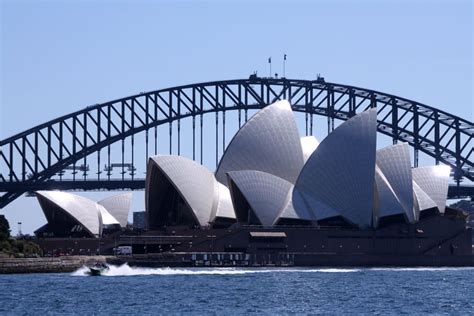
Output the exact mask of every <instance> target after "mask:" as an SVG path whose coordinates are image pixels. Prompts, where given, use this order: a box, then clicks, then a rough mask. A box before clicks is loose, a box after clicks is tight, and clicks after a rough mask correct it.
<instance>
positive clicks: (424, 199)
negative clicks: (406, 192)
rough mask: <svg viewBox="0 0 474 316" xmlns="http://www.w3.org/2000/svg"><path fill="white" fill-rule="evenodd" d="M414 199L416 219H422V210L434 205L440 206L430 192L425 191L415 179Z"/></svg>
mask: <svg viewBox="0 0 474 316" xmlns="http://www.w3.org/2000/svg"><path fill="white" fill-rule="evenodd" d="M413 199H414V201H415V204H414V205H415V215H416V219H417V220H419V219H420V212H421V211H424V210H428V209H430V208H433V207H438V206H437V205H436V203H435V201H433V200H432V199H431V198H430V197H429V196H428V194H426V193H425V191H423V190H422V189H421V188H420V186H419V185H418V184H416V182H415V181H413Z"/></svg>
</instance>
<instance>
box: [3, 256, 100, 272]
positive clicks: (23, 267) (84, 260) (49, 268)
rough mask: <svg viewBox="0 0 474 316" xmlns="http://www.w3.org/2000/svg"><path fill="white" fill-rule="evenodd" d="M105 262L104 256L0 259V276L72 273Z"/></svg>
mask: <svg viewBox="0 0 474 316" xmlns="http://www.w3.org/2000/svg"><path fill="white" fill-rule="evenodd" d="M97 261H101V262H105V261H107V257H106V256H64V257H40V258H0V274H27V273H62V272H74V271H76V270H77V269H79V268H80V267H82V266H84V265H89V264H94V263H96V262H97Z"/></svg>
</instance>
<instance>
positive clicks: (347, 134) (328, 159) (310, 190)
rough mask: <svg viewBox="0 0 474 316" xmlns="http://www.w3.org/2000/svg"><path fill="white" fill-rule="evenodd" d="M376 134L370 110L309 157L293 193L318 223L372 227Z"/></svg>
mask: <svg viewBox="0 0 474 316" xmlns="http://www.w3.org/2000/svg"><path fill="white" fill-rule="evenodd" d="M376 134H377V110H376V109H375V108H372V109H369V110H367V111H365V112H363V113H361V114H359V115H356V116H355V117H353V118H351V119H350V120H348V121H346V122H344V123H343V124H341V125H340V126H339V127H337V128H336V129H335V130H334V131H333V132H332V133H331V134H329V135H328V136H327V137H326V138H325V139H324V140H323V141H322V142H321V143H320V144H319V146H318V149H317V150H316V151H314V152H313V154H312V155H311V156H310V157H309V159H308V161H307V162H306V164H305V166H304V167H303V169H302V171H301V174H300V176H299V177H298V180H297V182H296V184H295V190H294V191H297V192H299V194H301V197H302V199H303V200H304V202H305V204H306V205H307V207H308V208H309V209H310V212H313V213H315V214H316V216H317V219H318V220H321V219H325V218H330V217H333V216H338V215H340V216H342V217H343V218H345V219H346V220H348V221H349V222H352V223H353V224H355V225H358V226H359V227H370V226H371V225H372V211H373V210H372V207H373V197H374V181H375V156H376V154H375V153H376ZM293 199H295V194H293ZM300 204H301V203H300ZM294 205H296V204H295V202H294Z"/></svg>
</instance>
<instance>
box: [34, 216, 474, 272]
mask: <svg viewBox="0 0 474 316" xmlns="http://www.w3.org/2000/svg"><path fill="white" fill-rule="evenodd" d="M471 238H472V229H471V228H466V220H465V218H463V217H462V216H460V214H459V213H456V212H452V213H451V214H450V212H449V210H447V212H446V214H445V215H443V216H442V215H439V214H432V215H428V216H426V217H425V218H423V219H421V220H420V221H419V222H417V223H415V224H405V223H402V222H399V221H397V220H396V219H394V220H393V221H389V222H387V223H385V224H383V225H381V227H379V228H378V229H376V230H360V229H355V228H351V227H347V226H345V227H344V226H332V227H331V226H325V227H321V226H319V227H311V226H276V227H272V228H263V227H257V226H241V225H238V224H234V225H232V226H230V227H228V228H209V229H203V228H197V229H191V228H189V227H183V226H179V227H178V226H176V227H167V228H163V229H161V230H149V231H144V232H142V233H139V234H138V233H135V234H130V233H117V234H115V235H111V236H108V237H103V238H100V239H98V238H38V239H37V243H38V244H39V245H40V247H41V248H42V249H43V252H44V253H45V254H50V255H59V254H63V255H65V254H67V255H88V254H90V255H95V254H99V253H100V254H101V255H111V254H114V250H115V251H116V250H117V249H120V248H123V247H127V248H128V249H131V250H132V253H131V254H130V253H129V254H128V255H126V256H125V255H123V254H122V255H117V256H115V257H111V258H112V259H109V260H108V261H110V263H114V264H120V263H125V262H128V264H129V265H131V266H132V265H135V266H149V267H150V266H151V267H159V266H203V267H204V266H213V267H215V266H474V255H473V253H472V239H471ZM115 254H116V253H115Z"/></svg>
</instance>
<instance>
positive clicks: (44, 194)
mask: <svg viewBox="0 0 474 316" xmlns="http://www.w3.org/2000/svg"><path fill="white" fill-rule="evenodd" d="M36 194H37V197H38V199H46V200H48V201H49V202H51V203H53V204H55V205H57V206H58V207H59V208H60V209H61V210H63V211H64V212H65V213H67V214H69V216H71V217H72V218H74V219H75V220H76V221H77V222H78V223H79V224H81V225H82V226H83V227H84V228H85V229H86V230H87V231H88V232H89V233H90V234H92V235H94V236H99V235H100V233H101V231H102V229H101V220H100V209H99V207H98V205H97V203H96V202H94V201H92V200H90V199H88V198H85V197H82V196H79V195H75V194H71V193H66V192H60V191H37V192H36ZM40 204H41V203H40ZM43 211H44V212H45V214H46V212H47V210H43Z"/></svg>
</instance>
